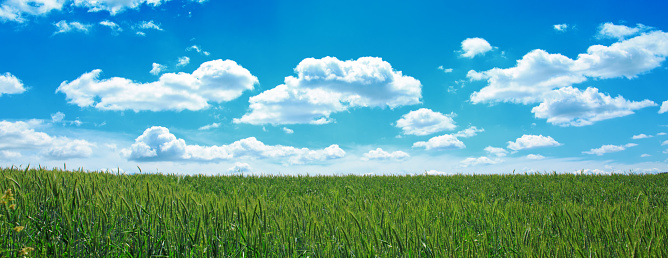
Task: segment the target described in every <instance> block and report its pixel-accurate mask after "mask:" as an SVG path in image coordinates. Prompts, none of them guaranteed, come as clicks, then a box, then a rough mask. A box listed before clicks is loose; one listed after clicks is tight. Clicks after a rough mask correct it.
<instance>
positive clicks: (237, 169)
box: [227, 162, 253, 173]
mask: <svg viewBox="0 0 668 258" xmlns="http://www.w3.org/2000/svg"><path fill="white" fill-rule="evenodd" d="M227 172H229V173H249V172H253V169H252V168H251V166H250V165H248V163H243V162H235V163H234V166H233V167H231V168H229V169H228V170H227Z"/></svg>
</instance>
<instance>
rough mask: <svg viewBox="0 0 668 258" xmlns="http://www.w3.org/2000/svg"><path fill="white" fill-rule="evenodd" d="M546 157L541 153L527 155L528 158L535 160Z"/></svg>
mask: <svg viewBox="0 0 668 258" xmlns="http://www.w3.org/2000/svg"><path fill="white" fill-rule="evenodd" d="M544 158H545V157H544V156H543V155H540V154H529V155H527V159H533V160H539V159H544Z"/></svg>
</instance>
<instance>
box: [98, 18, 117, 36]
mask: <svg viewBox="0 0 668 258" xmlns="http://www.w3.org/2000/svg"><path fill="white" fill-rule="evenodd" d="M100 25H102V26H105V27H109V29H111V32H112V33H113V34H118V33H119V32H121V31H123V29H122V28H121V26H119V25H118V24H116V23H115V22H112V21H110V20H104V21H101V22H100Z"/></svg>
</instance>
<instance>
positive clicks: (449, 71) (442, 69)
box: [438, 65, 453, 73]
mask: <svg viewBox="0 0 668 258" xmlns="http://www.w3.org/2000/svg"><path fill="white" fill-rule="evenodd" d="M438 70H441V71H443V72H444V73H451V72H452V71H453V70H452V68H444V67H443V66H442V65H441V66H439V67H438Z"/></svg>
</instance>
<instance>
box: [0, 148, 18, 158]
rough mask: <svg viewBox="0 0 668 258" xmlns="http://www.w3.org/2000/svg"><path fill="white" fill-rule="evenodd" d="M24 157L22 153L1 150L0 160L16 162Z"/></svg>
mask: <svg viewBox="0 0 668 258" xmlns="http://www.w3.org/2000/svg"><path fill="white" fill-rule="evenodd" d="M22 156H23V155H21V153H20V152H16V151H7V150H0V160H14V159H18V158H20V157H22Z"/></svg>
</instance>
